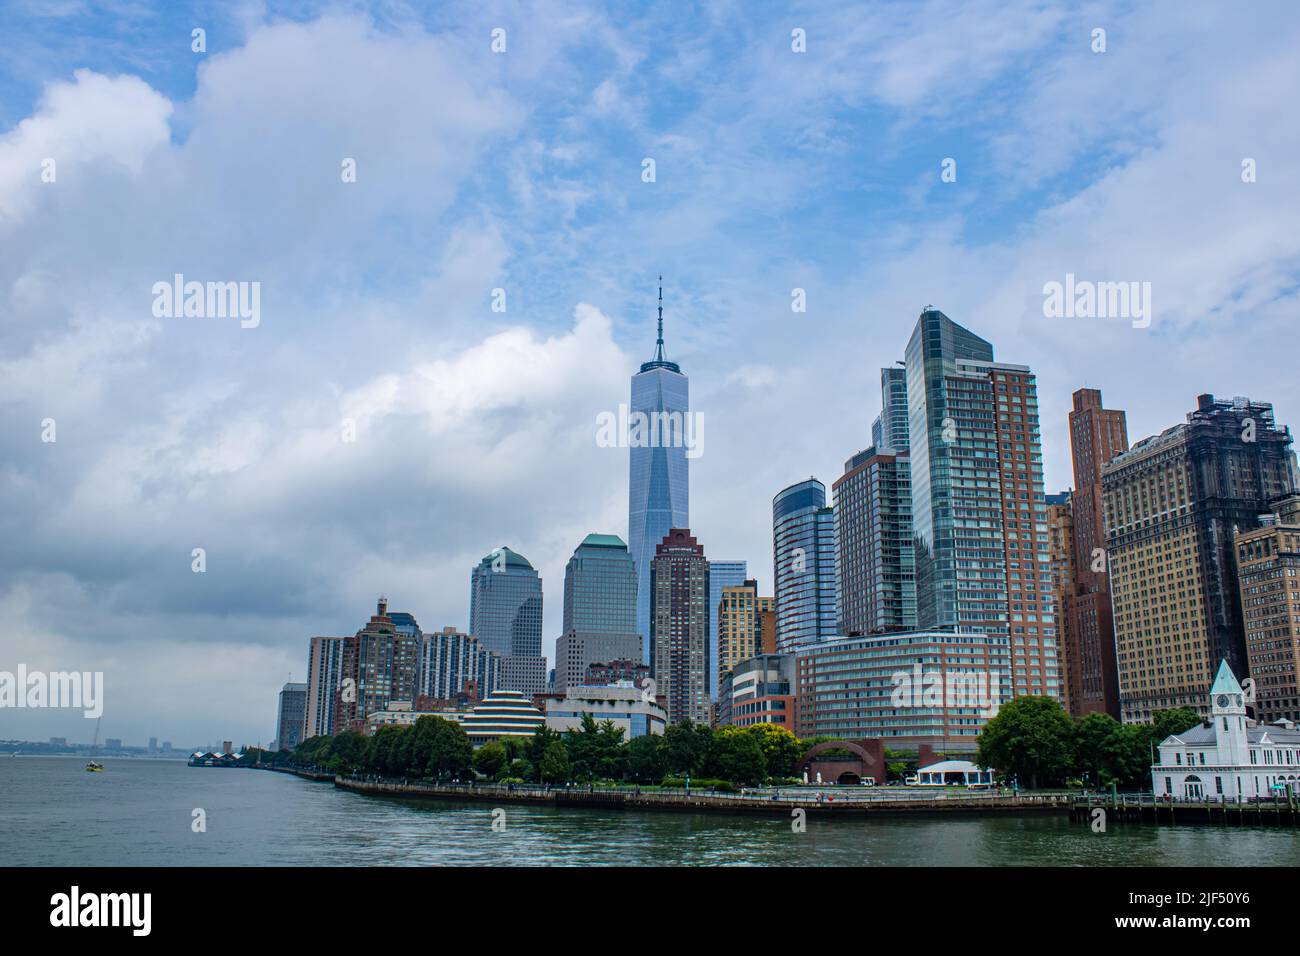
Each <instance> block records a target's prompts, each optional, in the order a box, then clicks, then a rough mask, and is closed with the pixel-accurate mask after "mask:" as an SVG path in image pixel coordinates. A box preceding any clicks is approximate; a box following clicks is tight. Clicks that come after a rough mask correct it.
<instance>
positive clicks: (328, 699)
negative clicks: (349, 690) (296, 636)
mask: <svg viewBox="0 0 1300 956" xmlns="http://www.w3.org/2000/svg"><path fill="white" fill-rule="evenodd" d="M347 641H348V638H346V637H313V638H312V639H311V653H310V655H309V656H308V659H307V729H306V731H305V733H306V735H307V737H308V738H311V737H324V736H328V735H331V734H335V733H338V731H339V730H342V729H346V724H343V725H342V726H337V727H336V725H335V718H336V716H337V710H338V704H339V695H340V694H341V693H342V691H343V689H344V686H343V679H344V677H346V676H349V673H348V672H345V671H344V669H343V648H344V646H345V644H346V642H347ZM350 676H351V677H352V678H353V680H354V681H355V679H356V675H355V674H351V675H350ZM355 686H356V685H355V683H354V684H353V687H354V688H355ZM349 719H350V718H349Z"/></svg>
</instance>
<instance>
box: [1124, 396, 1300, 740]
mask: <svg viewBox="0 0 1300 956" xmlns="http://www.w3.org/2000/svg"><path fill="white" fill-rule="evenodd" d="M1290 445H1291V433H1290V431H1289V430H1288V429H1286V428H1278V427H1276V426H1275V424H1274V421H1273V406H1272V405H1269V404H1267V403H1264V402H1253V401H1251V400H1250V399H1248V398H1234V399H1232V400H1231V401H1224V400H1216V399H1215V398H1214V396H1213V395H1201V396H1199V397H1198V398H1197V400H1196V410H1195V411H1193V412H1190V413H1188V415H1187V421H1186V422H1184V423H1182V424H1179V425H1174V426H1173V427H1171V428H1167V429H1165V430H1164V431H1163V432H1161V433H1160V434H1159V435H1155V436H1153V437H1151V438H1145V439H1143V440H1142V441H1140V442H1138V443H1137V444H1135V445H1134V446H1133V447H1132V448H1130V449H1128V450H1127V451H1125V452H1123V453H1121V454H1119V455H1117V456H1116V457H1115V458H1114V459H1113V460H1112V461H1111V462H1110V463H1109V464H1107V465H1104V466H1103V467H1102V479H1101V480H1102V494H1103V498H1104V503H1105V521H1106V554H1107V559H1108V560H1107V564H1108V567H1109V571H1110V592H1111V604H1112V607H1113V610H1114V620H1115V650H1116V658H1117V662H1118V668H1119V696H1120V715H1121V718H1122V719H1123V720H1124V721H1125V722H1126V723H1147V722H1150V720H1151V717H1152V714H1153V713H1154V712H1155V711H1156V710H1165V709H1169V708H1172V707H1193V708H1196V709H1197V710H1198V711H1200V712H1201V713H1202V714H1205V713H1207V710H1206V708H1207V704H1206V696H1205V691H1206V688H1207V687H1209V686H1210V682H1211V679H1212V677H1213V674H1214V672H1215V668H1216V666H1217V665H1218V664H1219V662H1220V661H1222V660H1226V661H1227V662H1228V666H1229V667H1230V668H1231V669H1232V670H1233V671H1234V672H1236V673H1240V674H1244V673H1246V667H1247V654H1246V641H1245V637H1244V634H1243V624H1242V615H1241V595H1240V594H1239V592H1238V587H1237V574H1236V553H1235V550H1234V540H1233V536H1234V532H1236V531H1248V530H1250V529H1252V528H1256V527H1258V526H1259V515H1261V514H1264V513H1267V512H1268V511H1269V507H1270V502H1273V501H1276V500H1278V499H1280V498H1284V497H1286V496H1288V495H1290V494H1291V493H1292V492H1293V491H1294V490H1295V489H1294V487H1293V476H1294V473H1295V455H1294V453H1293V452H1292V451H1291V450H1290Z"/></svg>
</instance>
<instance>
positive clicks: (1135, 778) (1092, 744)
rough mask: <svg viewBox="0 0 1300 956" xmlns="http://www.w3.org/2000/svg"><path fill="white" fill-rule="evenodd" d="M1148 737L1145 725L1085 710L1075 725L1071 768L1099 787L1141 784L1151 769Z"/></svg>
mask: <svg viewBox="0 0 1300 956" xmlns="http://www.w3.org/2000/svg"><path fill="white" fill-rule="evenodd" d="M1147 739H1148V730H1147V728H1145V727H1142V726H1139V725H1137V724H1121V723H1120V722H1119V721H1118V720H1116V719H1115V718H1114V717H1111V716H1110V715H1109V714H1103V713H1091V714H1088V715H1087V716H1085V717H1084V718H1082V719H1081V720H1080V721H1079V722H1078V723H1077V724H1075V727H1074V754H1075V756H1074V768H1075V770H1076V772H1079V773H1086V774H1087V775H1088V776H1089V777H1090V778H1091V779H1092V782H1093V783H1094V784H1095V785H1097V786H1099V787H1107V786H1110V784H1112V783H1115V784H1118V785H1120V786H1125V787H1128V786H1140V785H1143V784H1144V783H1145V781H1146V778H1147V776H1148V775H1149V773H1150V760H1149V759H1148V756H1147V749H1148V747H1147Z"/></svg>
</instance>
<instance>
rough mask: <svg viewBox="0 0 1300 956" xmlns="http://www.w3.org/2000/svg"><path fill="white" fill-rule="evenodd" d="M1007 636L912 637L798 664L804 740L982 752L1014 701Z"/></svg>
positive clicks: (839, 648)
mask: <svg viewBox="0 0 1300 956" xmlns="http://www.w3.org/2000/svg"><path fill="white" fill-rule="evenodd" d="M1010 665H1011V649H1010V638H1008V637H1007V635H1005V634H996V635H995V634H966V633H962V634H956V633H952V632H947V631H945V632H932V631H931V632H919V631H913V632H907V633H901V634H881V635H877V636H875V637H846V638H840V639H838V640H834V641H827V642H825V643H822V644H818V645H815V646H813V647H810V648H808V649H806V650H805V651H802V652H800V653H799V654H798V655H797V656H796V657H795V667H796V669H797V673H798V679H799V680H798V683H799V686H798V695H797V696H798V711H799V715H798V727H799V730H798V735H799V736H800V737H813V736H826V737H839V738H842V739H845V740H853V739H858V738H870V737H879V738H883V739H884V740H885V741H886V745H887V746H890V747H896V748H899V749H917V748H919V747H920V746H921V745H923V744H924V745H928V746H930V747H933V748H934V749H935V750H936V751H941V752H943V753H955V752H971V751H974V750H975V747H976V742H977V739H978V737H979V733H980V730H981V729H982V728H983V726H984V724H985V723H986V722H987V721H988V719H989V718H990V717H992V716H993V715H994V714H995V713H996V712H997V709H998V707H1000V706H1001V705H1002V704H1003V703H1005V702H1006V701H1007V700H1009V699H1010V683H1009V681H1008V679H1007V672H1008V671H1009V669H1010Z"/></svg>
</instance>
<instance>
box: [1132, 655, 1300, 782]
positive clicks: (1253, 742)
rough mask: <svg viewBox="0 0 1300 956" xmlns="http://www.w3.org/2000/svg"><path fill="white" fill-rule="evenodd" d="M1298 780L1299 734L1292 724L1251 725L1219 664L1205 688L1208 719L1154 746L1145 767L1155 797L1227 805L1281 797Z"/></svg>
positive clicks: (1232, 680)
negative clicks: (1155, 757)
mask: <svg viewBox="0 0 1300 956" xmlns="http://www.w3.org/2000/svg"><path fill="white" fill-rule="evenodd" d="M1298 781H1300V731H1298V730H1297V729H1296V725H1295V723H1294V722H1293V721H1289V720H1279V721H1277V722H1275V723H1272V724H1257V723H1256V722H1255V721H1253V720H1250V719H1248V718H1247V717H1246V694H1245V692H1244V691H1243V690H1242V688H1241V684H1239V683H1237V677H1236V675H1235V674H1233V673H1232V668H1230V667H1229V666H1228V662H1227V661H1226V660H1225V661H1223V663H1221V664H1220V665H1219V673H1218V675H1216V676H1215V678H1214V684H1213V686H1212V687H1211V688H1210V719H1209V720H1206V721H1203V722H1201V723H1199V724H1197V725H1196V726H1195V727H1191V728H1189V729H1187V730H1185V731H1183V732H1182V733H1179V734H1171V735H1170V736H1168V737H1166V738H1165V739H1164V740H1163V741H1161V743H1160V757H1159V761H1158V762H1157V763H1156V764H1155V765H1154V766H1152V768H1151V787H1152V790H1153V791H1154V792H1155V795H1156V797H1157V798H1158V799H1159V798H1169V799H1173V800H1198V801H1199V800H1211V801H1216V800H1221V801H1224V802H1227V803H1237V802H1241V801H1250V800H1254V799H1256V798H1271V797H1274V796H1281V797H1285V796H1286V795H1287V788H1288V787H1290V790H1291V792H1293V793H1294V792H1296V791H1297V782H1298Z"/></svg>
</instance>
